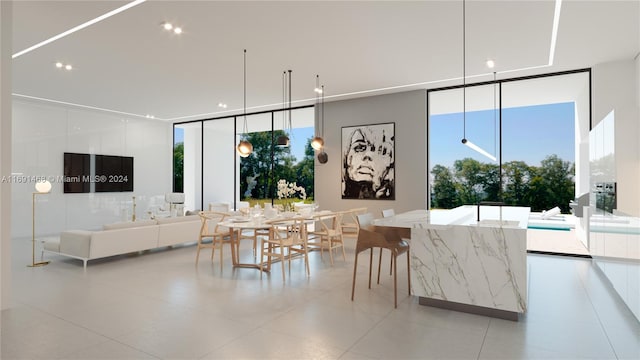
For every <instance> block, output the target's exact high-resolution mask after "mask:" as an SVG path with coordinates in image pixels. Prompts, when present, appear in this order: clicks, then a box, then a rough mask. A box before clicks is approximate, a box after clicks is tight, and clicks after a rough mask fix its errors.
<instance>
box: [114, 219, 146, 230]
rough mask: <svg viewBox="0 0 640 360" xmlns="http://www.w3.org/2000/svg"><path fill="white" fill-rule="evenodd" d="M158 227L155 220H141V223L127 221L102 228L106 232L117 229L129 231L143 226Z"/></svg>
mask: <svg viewBox="0 0 640 360" xmlns="http://www.w3.org/2000/svg"><path fill="white" fill-rule="evenodd" d="M150 225H158V223H157V222H156V221H155V220H139V221H126V222H118V223H113V224H106V225H104V226H103V227H102V228H103V229H104V230H116V229H129V228H136V227H142V226H150Z"/></svg>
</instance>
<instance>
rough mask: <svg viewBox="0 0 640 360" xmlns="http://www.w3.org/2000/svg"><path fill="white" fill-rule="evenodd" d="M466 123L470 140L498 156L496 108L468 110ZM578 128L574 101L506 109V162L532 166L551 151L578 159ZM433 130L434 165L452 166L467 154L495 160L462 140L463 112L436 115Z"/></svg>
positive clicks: (504, 135) (503, 129) (551, 152)
mask: <svg viewBox="0 0 640 360" xmlns="http://www.w3.org/2000/svg"><path fill="white" fill-rule="evenodd" d="M466 122H467V128H466V137H467V139H469V140H470V141H472V142H473V143H475V144H476V145H478V146H480V147H481V148H483V149H484V150H486V151H487V152H489V153H491V154H494V155H495V154H496V153H497V151H498V150H499V149H498V146H499V139H498V137H497V126H494V112H493V110H486V111H477V112H467V114H466ZM574 128H575V118H574V103H572V102H571V103H558V104H549V105H537V106H524V107H517V108H506V109H503V111H502V146H503V149H502V156H503V162H508V161H513V160H521V161H524V162H526V163H527V164H528V165H536V166H538V165H540V161H541V160H542V159H544V158H545V157H546V156H548V155H551V154H556V155H558V156H559V157H560V158H561V159H563V160H565V161H571V162H574V161H575V147H574ZM494 129H495V130H496V136H494ZM430 131H431V134H430V135H431V136H430V138H431V143H430V146H429V150H430V154H431V167H433V166H434V165H436V164H440V165H445V166H452V165H453V162H454V161H455V160H457V159H462V158H465V157H471V158H474V159H476V160H478V161H480V162H492V161H491V160H490V159H489V158H487V157H485V156H483V155H481V154H479V153H477V152H476V151H474V150H472V149H470V148H469V147H467V146H465V145H463V144H462V143H461V140H462V137H463V117H462V113H456V114H446V115H434V116H432V117H431V126H430ZM497 157H498V156H497V155H496V158H497Z"/></svg>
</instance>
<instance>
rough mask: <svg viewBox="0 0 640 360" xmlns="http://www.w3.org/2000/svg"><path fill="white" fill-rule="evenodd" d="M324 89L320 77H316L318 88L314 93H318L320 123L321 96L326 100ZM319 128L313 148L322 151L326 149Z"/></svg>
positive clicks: (317, 104)
mask: <svg viewBox="0 0 640 360" xmlns="http://www.w3.org/2000/svg"><path fill="white" fill-rule="evenodd" d="M323 89H324V86H323V87H320V75H316V88H315V89H313V91H315V93H316V108H317V109H318V111H317V112H316V114H318V122H320V106H321V105H320V95H321V94H322V98H323V100H324V91H323ZM323 105H324V104H323ZM318 127H319V126H318ZM318 127H316V135H315V137H314V138H313V139H312V140H311V147H312V148H314V149H315V150H321V149H322V148H323V147H324V139H323V138H322V136H321V135H320V134H319V132H318Z"/></svg>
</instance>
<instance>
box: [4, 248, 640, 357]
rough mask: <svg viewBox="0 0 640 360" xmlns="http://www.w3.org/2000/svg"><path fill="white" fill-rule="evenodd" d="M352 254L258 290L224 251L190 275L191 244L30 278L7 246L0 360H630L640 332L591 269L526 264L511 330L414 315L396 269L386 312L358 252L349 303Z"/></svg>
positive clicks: (429, 312) (256, 280)
mask: <svg viewBox="0 0 640 360" xmlns="http://www.w3.org/2000/svg"><path fill="white" fill-rule="evenodd" d="M247 245H248V244H247ZM348 245H350V246H348V251H347V261H346V262H344V261H342V260H341V259H339V260H337V261H336V264H335V265H334V266H333V267H332V266H330V265H329V261H328V258H326V257H325V261H324V262H323V261H322V260H321V259H320V254H319V253H317V252H314V253H312V254H311V277H309V278H307V277H306V276H305V275H304V269H303V267H302V266H303V264H302V261H294V263H293V268H292V269H291V275H290V276H288V277H287V282H286V284H284V285H283V283H282V279H281V273H280V268H279V267H275V268H274V270H273V273H272V274H271V275H269V276H266V277H265V278H264V279H263V280H262V281H260V274H259V272H258V271H257V270H254V269H232V268H231V264H230V259H229V256H228V254H227V256H226V259H225V261H226V263H225V266H224V269H223V270H222V271H220V268H219V266H218V263H217V262H215V263H213V264H211V263H209V262H208V261H207V260H208V259H207V255H206V254H205V255H204V256H203V257H202V258H201V261H200V265H199V267H198V268H196V267H195V266H194V256H195V247H193V246H186V247H178V248H175V249H170V250H165V251H153V252H147V253H144V254H140V255H130V256H122V257H117V258H112V259H108V260H99V261H93V262H90V263H89V267H88V270H87V271H86V272H84V271H83V269H82V265H81V262H80V261H77V260H71V259H66V258H61V257H49V258H50V259H51V260H53V261H52V263H51V264H50V265H48V266H45V267H42V268H27V267H26V266H25V265H26V264H27V263H28V262H29V260H30V256H29V255H30V242H29V241H28V240H14V242H13V252H14V256H13V289H14V298H15V299H16V301H15V307H13V308H11V309H9V310H5V311H3V312H2V318H1V320H2V333H1V337H2V348H1V355H2V356H1V357H2V359H230V358H233V359H236V358H255V359H269V358H271V359H281V358H285V359H312V358H313V359H316V358H326V359H338V358H339V359H402V358H407V359H408V358H414V359H428V358H455V359H498V358H499V359H576V358H590V359H639V358H640V324H639V323H638V321H637V320H636V319H635V317H633V315H632V314H631V313H630V312H629V310H628V309H627V308H626V307H625V306H624V305H623V304H622V302H621V301H620V300H619V299H618V298H617V295H614V294H612V292H611V291H610V290H609V287H608V285H606V284H605V283H604V281H603V278H602V276H601V275H600V274H599V273H598V272H597V270H596V269H595V267H594V265H592V264H591V261H590V260H585V259H574V258H562V257H550V256H542V255H529V257H528V260H529V278H530V281H529V310H528V312H527V314H526V315H525V316H523V317H522V318H521V320H520V321H519V322H512V321H507V320H498V319H492V318H488V317H483V316H477V315H470V314H465V313H459V312H453V311H448V310H442V309H437V308H431V307H426V306H420V305H418V303H417V299H416V298H414V297H408V296H407V295H406V290H407V289H406V282H405V281H404V279H405V276H406V273H404V272H402V273H399V283H400V291H399V302H400V304H399V305H398V309H395V310H394V309H393V291H392V289H393V287H392V286H393V282H392V278H391V277H389V276H388V273H387V275H385V276H383V283H382V284H381V285H379V286H375V287H374V288H372V289H371V290H368V289H367V284H366V274H367V261H364V260H365V258H364V256H365V255H364V254H363V255H361V256H363V259H362V261H361V262H360V264H362V266H361V267H359V269H358V276H359V281H358V283H357V289H356V298H355V301H354V302H351V300H350V290H351V276H352V271H353V240H348ZM225 250H227V249H225ZM227 253H228V251H227ZM242 255H243V258H245V259H246V260H249V259H250V258H251V250H250V249H245V250H243V254H242ZM385 260H386V261H383V264H386V266H384V268H385V269H387V267H388V259H385ZM401 260H404V258H403V259H401ZM216 261H217V259H216ZM401 264H402V263H401ZM402 268H404V267H403V266H399V269H402Z"/></svg>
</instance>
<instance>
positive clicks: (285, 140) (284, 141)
mask: <svg viewBox="0 0 640 360" xmlns="http://www.w3.org/2000/svg"><path fill="white" fill-rule="evenodd" d="M287 78H288V82H289V87H288V88H287ZM287 93H288V95H289V111H288V112H289V114H288V115H289V117H288V119H287V116H286V115H287V111H286V110H285V103H286V98H287ZM287 128H288V129H289V133H291V70H288V74H287V71H284V72H283V73H282V131H284V134H283V135H280V136H278V139H277V140H276V145H277V146H280V147H288V146H289V144H290V143H291V141H290V140H289V136H287Z"/></svg>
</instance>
